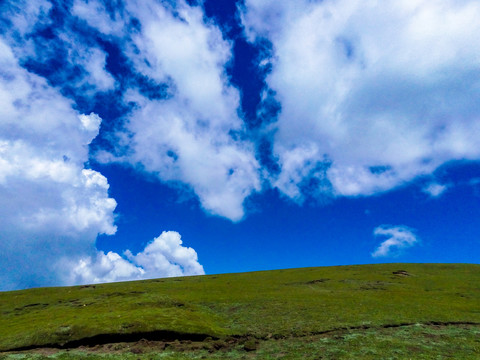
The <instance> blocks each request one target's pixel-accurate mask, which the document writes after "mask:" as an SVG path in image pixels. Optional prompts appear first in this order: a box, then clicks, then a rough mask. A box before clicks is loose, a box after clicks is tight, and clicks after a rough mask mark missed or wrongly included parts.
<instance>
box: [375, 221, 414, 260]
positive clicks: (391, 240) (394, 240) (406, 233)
mask: <svg viewBox="0 0 480 360" xmlns="http://www.w3.org/2000/svg"><path fill="white" fill-rule="evenodd" d="M373 234H374V235H375V236H376V237H387V239H386V240H384V241H382V243H380V245H379V246H378V247H377V248H376V249H375V251H374V252H373V253H372V257H388V256H397V255H399V254H401V253H402V251H403V250H405V249H408V248H410V247H412V246H414V245H415V244H417V243H418V241H419V240H418V238H417V236H416V235H415V231H414V230H413V229H411V228H409V227H407V226H388V225H382V226H379V227H377V228H375V230H374V232H373Z"/></svg>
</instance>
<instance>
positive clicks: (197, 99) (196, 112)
mask: <svg viewBox="0 0 480 360" xmlns="http://www.w3.org/2000/svg"><path fill="white" fill-rule="evenodd" d="M172 7H174V9H173V8H172ZM96 16H97V15H96ZM105 16H106V15H105ZM123 17H124V18H126V20H125V23H130V21H129V20H128V18H135V19H137V21H139V23H140V26H139V28H138V29H137V28H135V29H134V30H132V29H130V28H129V29H126V30H124V37H123V38H122V39H123V40H122V41H123V45H122V46H123V50H124V51H125V53H126V54H127V55H128V58H129V60H130V61H131V62H132V63H133V65H134V68H135V70H136V71H137V72H138V73H140V74H141V75H142V76H144V77H145V78H146V79H148V81H149V82H150V83H151V84H153V85H152V86H156V87H157V88H162V86H163V88H164V93H163V94H151V93H150V94H145V93H142V92H141V91H140V90H138V89H134V88H131V89H129V91H127V92H126V93H125V95H124V102H125V103H129V104H134V109H133V111H132V112H131V113H130V114H128V116H127V123H126V125H125V129H124V130H125V132H124V133H123V134H118V135H119V137H120V138H122V139H128V141H126V142H125V143H123V145H124V147H125V148H126V150H125V153H126V154H127V155H126V156H124V157H121V158H117V159H114V158H112V157H108V156H105V154H104V153H103V154H99V156H98V159H99V160H101V161H112V160H113V161H123V162H126V163H129V164H132V165H134V166H136V167H138V166H140V167H141V168H143V169H144V170H145V171H147V172H149V173H152V174H154V175H156V176H157V177H158V178H159V179H160V180H162V181H166V182H170V181H174V182H182V183H184V184H187V185H188V186H189V187H190V188H191V189H192V190H193V191H194V192H195V194H196V195H197V196H198V198H199V200H200V203H201V206H202V207H203V208H204V209H205V210H206V211H207V212H208V213H211V214H215V215H220V216H224V217H226V218H229V219H231V220H233V221H238V220H240V219H242V218H243V216H244V209H243V202H244V200H245V198H246V197H248V196H249V195H250V194H252V192H254V191H257V190H259V189H260V177H259V164H258V162H257V160H256V159H255V155H254V146H253V144H252V143H251V142H249V141H247V140H245V138H244V137H242V133H243V132H244V125H243V122H242V120H241V119H240V118H239V116H238V109H239V106H240V102H239V93H238V90H237V89H235V88H234V87H232V86H231V85H230V84H229V81H228V78H227V76H226V74H225V66H226V64H227V63H228V62H229V61H230V58H231V44H230V43H229V42H227V41H226V40H224V39H223V37H222V33H221V31H220V30H219V29H218V28H217V27H216V26H214V25H213V24H210V23H208V22H206V21H205V19H204V14H203V11H202V9H201V7H199V6H189V5H187V4H186V3H185V2H184V1H178V2H176V3H175V5H172V4H166V3H159V2H156V1H142V2H136V1H129V2H126V7H125V12H124V14H123Z"/></svg>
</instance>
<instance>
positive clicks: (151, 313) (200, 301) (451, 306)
mask: <svg viewBox="0 0 480 360" xmlns="http://www.w3.org/2000/svg"><path fill="white" fill-rule="evenodd" d="M0 351H1V353H0V359H3V358H5V359H18V358H38V359H41V358H57V359H58V358H60V359H63V358H65V359H67V358H68V359H71V358H81V359H87V358H88V359H96V358H102V359H105V358H112V359H113V358H125V359H157V358H158V359H200V358H206V359H211V358H218V359H243V358H245V359H251V358H258V359H378V358H385V359H388V358H390V359H408V358H411V359H432V358H435V359H443V358H445V359H447V358H455V359H479V358H480V265H467V264H381V265H359V266H338V267H321V268H304V269H290V270H277V271H264V272H253V273H241V274H225V275H212V276H195V277H183V278H169V279H156V280H146V281H135V282H124V283H112V284H101V285H87V286H75V287H63V288H39V289H30V290H21V291H12V292H3V293H0Z"/></svg>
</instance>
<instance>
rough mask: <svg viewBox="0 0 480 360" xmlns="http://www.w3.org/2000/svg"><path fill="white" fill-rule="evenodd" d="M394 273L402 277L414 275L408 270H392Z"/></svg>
mask: <svg viewBox="0 0 480 360" xmlns="http://www.w3.org/2000/svg"><path fill="white" fill-rule="evenodd" d="M392 274H393V275H397V276H401V277H406V276H412V275H411V274H410V273H409V272H408V271H406V270H397V271H394V272H392Z"/></svg>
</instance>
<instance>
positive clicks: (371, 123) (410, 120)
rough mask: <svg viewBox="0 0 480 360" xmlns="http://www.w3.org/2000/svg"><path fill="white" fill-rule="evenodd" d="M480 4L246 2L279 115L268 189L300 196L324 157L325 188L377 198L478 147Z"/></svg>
mask: <svg viewBox="0 0 480 360" xmlns="http://www.w3.org/2000/svg"><path fill="white" fill-rule="evenodd" d="M478 16H480V4H479V3H478V2H476V1H473V0H463V1H454V0H449V1H427V0H419V1H415V2H408V3H399V2H396V1H393V0H392V1H390V0H389V1H382V2H378V1H373V0H372V1H357V0H354V1H351V0H335V1H333V0H327V1H309V0H302V1H296V2H295V3H290V2H278V1H270V0H246V1H245V4H244V6H243V10H242V19H243V23H244V25H245V31H246V34H247V36H248V37H249V39H250V41H252V42H255V41H257V40H262V41H263V39H267V40H269V41H270V42H271V43H272V49H273V50H272V54H270V57H268V58H266V59H264V60H263V62H265V61H269V62H270V63H271V66H272V71H271V72H270V74H269V75H268V76H267V78H266V84H267V86H268V87H269V88H270V89H272V90H273V91H274V92H275V93H276V97H277V100H278V101H279V102H280V104H281V109H282V110H281V113H280V114H279V116H278V122H277V123H276V125H275V128H274V131H275V138H274V153H275V155H276V156H277V157H278V158H279V160H280V165H281V168H282V171H281V173H280V174H279V175H278V176H277V177H274V178H273V179H272V184H273V185H274V186H276V187H278V188H279V189H280V190H282V191H283V192H284V193H285V194H286V195H288V196H291V197H298V196H299V194H300V195H301V186H300V183H301V182H302V181H303V180H304V178H305V177H309V176H311V174H310V172H309V171H306V169H307V168H309V167H312V166H314V165H312V164H315V163H325V159H326V158H327V159H328V163H329V169H328V171H327V178H328V181H329V182H330V183H331V187H327V188H326V190H327V191H330V192H331V193H333V194H334V195H338V196H359V195H370V194H374V193H377V192H381V191H386V190H389V189H392V188H394V187H396V186H398V185H400V184H402V183H405V182H408V181H411V180H412V179H414V178H416V177H418V176H420V175H423V174H430V173H432V172H433V171H434V170H435V169H436V168H437V167H438V166H440V165H441V164H443V163H445V162H447V161H450V160H457V159H478V158H479V157H480V148H479V147H478V146H476V139H478V138H479V136H480V120H479V119H480V107H479V105H478V101H477V99H478V96H479V95H480V74H479V73H478V71H477V66H478V53H479V52H480V48H479V47H480V45H479V44H478V41H477V40H476V39H477V38H478V37H479V36H480V24H479V23H478V21H476V19H477V18H478Z"/></svg>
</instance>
